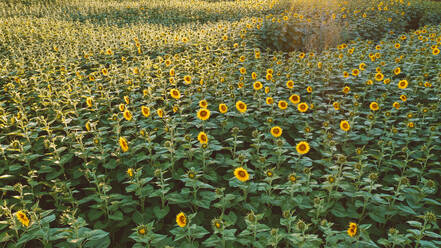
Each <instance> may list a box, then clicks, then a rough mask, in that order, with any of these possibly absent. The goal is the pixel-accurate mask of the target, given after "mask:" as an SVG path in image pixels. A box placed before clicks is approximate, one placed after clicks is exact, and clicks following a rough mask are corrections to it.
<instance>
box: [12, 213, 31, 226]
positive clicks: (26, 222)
mask: <svg viewBox="0 0 441 248" xmlns="http://www.w3.org/2000/svg"><path fill="white" fill-rule="evenodd" d="M15 216H16V217H17V219H18V220H19V221H20V222H21V224H23V225H24V226H26V227H28V226H29V222H30V221H29V219H28V217H27V216H26V214H25V213H24V212H23V211H21V210H20V211H18V212H17V213H15Z"/></svg>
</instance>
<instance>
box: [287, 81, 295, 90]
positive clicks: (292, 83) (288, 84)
mask: <svg viewBox="0 0 441 248" xmlns="http://www.w3.org/2000/svg"><path fill="white" fill-rule="evenodd" d="M286 87H288V89H292V88H294V81H292V80H289V81H288V82H286Z"/></svg>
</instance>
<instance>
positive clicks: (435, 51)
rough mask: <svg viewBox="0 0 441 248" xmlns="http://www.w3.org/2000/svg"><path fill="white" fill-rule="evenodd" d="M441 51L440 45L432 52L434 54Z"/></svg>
mask: <svg viewBox="0 0 441 248" xmlns="http://www.w3.org/2000/svg"><path fill="white" fill-rule="evenodd" d="M439 52H440V50H439V48H438V47H437V48H435V49H433V50H432V54H433V55H438V54H439Z"/></svg>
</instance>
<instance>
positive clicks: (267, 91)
mask: <svg viewBox="0 0 441 248" xmlns="http://www.w3.org/2000/svg"><path fill="white" fill-rule="evenodd" d="M269 92H270V87H268V86H267V87H265V94H268V93H269Z"/></svg>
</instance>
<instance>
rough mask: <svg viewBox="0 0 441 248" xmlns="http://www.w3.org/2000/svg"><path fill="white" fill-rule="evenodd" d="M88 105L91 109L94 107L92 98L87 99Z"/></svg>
mask: <svg viewBox="0 0 441 248" xmlns="http://www.w3.org/2000/svg"><path fill="white" fill-rule="evenodd" d="M86 104H87V106H88V107H89V108H91V107H92V106H93V99H92V97H88V98H87V99H86Z"/></svg>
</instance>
